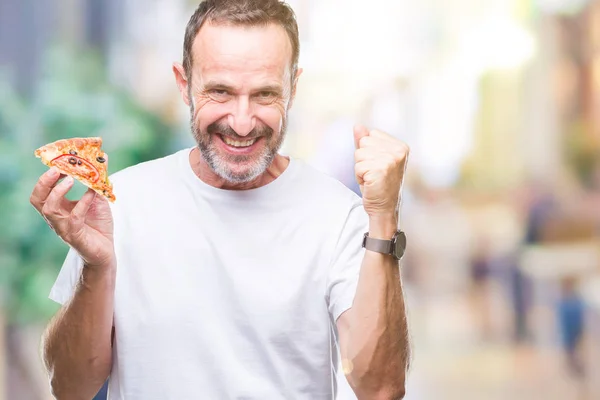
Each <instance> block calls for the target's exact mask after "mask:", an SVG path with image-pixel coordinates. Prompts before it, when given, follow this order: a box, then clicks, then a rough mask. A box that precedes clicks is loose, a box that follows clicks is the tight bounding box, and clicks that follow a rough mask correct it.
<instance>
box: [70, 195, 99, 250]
mask: <svg viewBox="0 0 600 400" xmlns="http://www.w3.org/2000/svg"><path fill="white" fill-rule="evenodd" d="M95 198H96V192H95V191H93V190H92V189H88V191H87V192H85V194H84V195H83V197H81V200H79V202H77V204H76V205H75V207H74V208H73V211H71V213H70V215H69V217H68V236H69V239H70V240H77V239H78V237H79V236H80V234H81V232H82V231H83V225H84V224H85V216H86V215H87V212H88V211H89V209H90V207H91V205H92V203H93V202H94V199H95Z"/></svg>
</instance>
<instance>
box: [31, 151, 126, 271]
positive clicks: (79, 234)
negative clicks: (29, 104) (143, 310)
mask: <svg viewBox="0 0 600 400" xmlns="http://www.w3.org/2000/svg"><path fill="white" fill-rule="evenodd" d="M62 142H65V143H64V144H67V143H71V144H73V142H72V141H70V142H69V141H62ZM41 150H42V152H41V153H42V157H41V158H42V161H43V162H44V163H45V164H47V165H48V166H50V167H51V168H50V170H48V171H47V172H46V173H44V174H43V175H42V176H41V177H40V179H39V180H38V182H37V184H36V185H35V187H34V189H33V192H32V194H31V198H30V201H31V204H32V205H33V206H34V207H35V209H36V210H37V211H38V212H39V213H40V214H41V215H42V217H43V218H44V219H45V220H46V222H47V223H48V225H49V226H50V228H52V229H53V230H54V231H55V232H56V234H57V235H58V236H59V237H60V238H61V239H62V240H63V241H64V242H66V243H67V244H68V245H69V246H71V247H72V248H73V249H75V250H76V251H77V252H78V253H79V255H80V256H81V257H82V258H83V260H84V261H85V263H86V265H87V266H91V267H102V266H107V265H110V264H111V263H113V262H114V242H113V218H112V213H111V210H110V206H109V203H108V201H107V198H108V199H109V200H114V195H113V194H112V185H110V182H108V179H107V178H106V177H103V178H102V179H96V178H95V177H94V176H95V175H98V177H99V178H101V175H102V171H103V168H102V167H94V166H93V160H90V159H89V157H87V156H86V154H87V153H89V152H90V149H86V148H85V147H84V146H81V145H80V146H79V147H76V146H74V145H71V146H65V147H64V148H63V149H60V150H57V146H56V145H55V144H50V145H47V146H44V147H43V148H41ZM53 152H55V153H56V154H52V156H51V157H45V155H44V154H46V153H53ZM58 153H64V154H58ZM38 154H40V149H38V151H36V155H38ZM65 156H66V158H67V161H66V162H63V161H62V159H63V158H65ZM98 157H100V156H98ZM57 160H58V162H57ZM73 160H74V161H75V162H73ZM69 161H70V162H69ZM79 161H81V162H79ZM100 161H101V163H100V164H103V165H104V175H106V167H105V165H106V162H107V159H106V155H105V154H102V157H101V158H100ZM92 167H93V169H95V171H93V173H92V172H90V169H92ZM64 176H66V177H65V178H64V179H63V180H62V181H61V182H60V183H59V180H60V178H61V177H64ZM73 177H75V178H77V179H78V180H80V181H84V179H85V178H87V182H85V181H84V182H83V183H84V184H86V185H87V186H90V189H89V190H88V191H87V192H86V193H85V194H84V195H83V197H82V198H81V199H80V200H79V201H71V200H68V199H67V198H66V197H65V195H66V194H67V192H68V191H69V190H70V189H71V187H72V186H73V183H74V178H73ZM92 177H94V178H92ZM100 180H103V183H102V185H103V188H100V189H101V190H100V189H99V188H98V187H99V186H100V184H99V183H97V182H98V181H100ZM109 189H110V190H109ZM102 190H106V193H107V194H106V195H105V197H106V198H105V197H104V196H101V195H100V194H99V193H102ZM97 192H98V193H97Z"/></svg>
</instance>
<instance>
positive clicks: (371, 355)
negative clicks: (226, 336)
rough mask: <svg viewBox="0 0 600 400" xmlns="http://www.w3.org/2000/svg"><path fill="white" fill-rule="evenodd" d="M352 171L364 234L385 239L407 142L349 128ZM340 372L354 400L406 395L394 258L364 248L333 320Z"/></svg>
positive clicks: (394, 220)
mask: <svg viewBox="0 0 600 400" xmlns="http://www.w3.org/2000/svg"><path fill="white" fill-rule="evenodd" d="M354 141H355V147H356V152H355V162H356V164H355V175H356V179H357V181H358V183H359V185H360V189H361V192H362V195H363V196H362V197H363V206H364V208H365V211H366V213H367V214H368V215H369V236H370V237H372V238H375V239H384V240H389V239H390V238H391V237H392V236H393V234H394V233H395V232H396V229H397V226H398V204H399V196H400V190H401V187H402V181H403V179H404V171H405V169H406V163H407V159H408V152H409V150H408V146H406V144H404V143H402V142H401V141H399V140H397V139H395V138H393V137H392V136H390V135H388V134H386V133H383V132H380V131H376V130H373V131H368V130H367V129H366V128H364V127H361V126H358V127H355V129H354ZM337 327H338V332H339V340H340V352H341V356H342V363H343V366H344V372H345V373H346V376H347V378H348V382H349V383H350V386H351V387H352V388H353V390H354V392H355V393H356V395H357V396H358V398H359V399H361V400H362V399H369V400H370V399H374V400H379V399H381V400H384V399H385V400H397V399H402V398H403V397H404V394H405V376H406V370H407V368H408V358H409V343H408V328H407V325H406V315H405V309H404V299H403V293H402V286H401V283H400V270H399V268H398V262H397V261H396V260H395V259H394V258H393V257H392V256H389V255H384V254H380V253H375V252H372V251H368V250H367V251H366V252H365V256H364V259H363V261H362V265H361V268H360V274H359V279H358V285H357V289H356V294H355V296H354V302H353V305H352V307H351V308H350V309H349V310H347V311H346V312H345V313H344V314H342V315H341V316H340V317H339V318H338V321H337Z"/></svg>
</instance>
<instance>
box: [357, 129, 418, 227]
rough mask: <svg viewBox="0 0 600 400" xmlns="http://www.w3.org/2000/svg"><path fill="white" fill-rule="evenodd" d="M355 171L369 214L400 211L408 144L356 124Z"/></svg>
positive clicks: (376, 214)
mask: <svg viewBox="0 0 600 400" xmlns="http://www.w3.org/2000/svg"><path fill="white" fill-rule="evenodd" d="M354 144H355V147H356V151H355V153H354V160H355V163H356V164H355V167H354V170H355V175H356V180H357V181H358V184H359V185H360V191H361V193H362V195H363V205H364V208H365V211H366V212H367V214H368V215H369V217H371V218H373V217H379V216H394V215H396V214H397V209H398V202H399V196H400V189H401V187H402V181H403V179H404V171H405V169H406V163H407V160H408V153H409V148H408V146H407V145H406V144H405V143H403V142H402V141H400V140H398V139H396V138H394V137H393V136H390V135H388V134H387V133H384V132H381V131H378V130H371V131H369V130H368V129H367V128H365V127H364V126H356V127H355V128H354Z"/></svg>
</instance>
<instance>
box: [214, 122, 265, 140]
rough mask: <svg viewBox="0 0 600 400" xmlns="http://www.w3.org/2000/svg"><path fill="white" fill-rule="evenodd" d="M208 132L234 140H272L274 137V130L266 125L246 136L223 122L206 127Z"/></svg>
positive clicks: (256, 128)
mask: <svg viewBox="0 0 600 400" xmlns="http://www.w3.org/2000/svg"><path fill="white" fill-rule="evenodd" d="M206 132H207V133H208V134H210V135H212V134H215V133H218V134H220V135H222V136H227V137H229V138H231V139H233V140H238V141H242V140H252V139H256V138H259V137H261V136H265V137H266V138H270V137H271V136H273V129H271V128H270V127H268V126H266V125H260V126H257V127H255V128H254V129H252V130H251V131H250V133H248V134H247V135H246V136H240V135H238V134H237V132H236V131H234V130H233V128H231V127H230V126H229V125H228V124H225V123H222V122H213V123H212V124H210V125H208V126H207V127H206Z"/></svg>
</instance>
